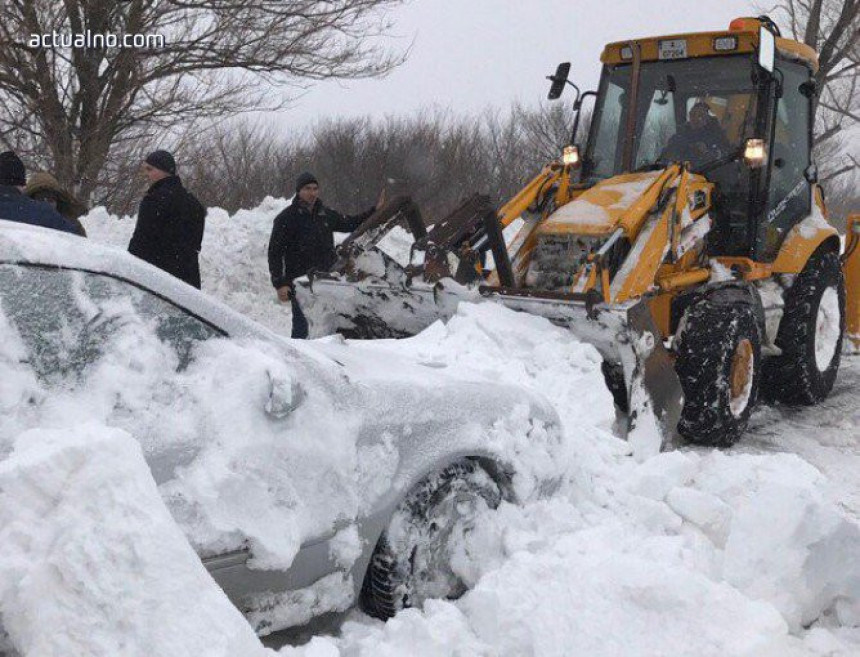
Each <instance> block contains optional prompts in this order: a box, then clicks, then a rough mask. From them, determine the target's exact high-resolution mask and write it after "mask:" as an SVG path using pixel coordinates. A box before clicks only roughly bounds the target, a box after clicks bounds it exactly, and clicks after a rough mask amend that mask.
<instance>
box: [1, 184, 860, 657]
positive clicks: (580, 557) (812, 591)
mask: <svg viewBox="0 0 860 657" xmlns="http://www.w3.org/2000/svg"><path fill="white" fill-rule="evenodd" d="M283 203H284V202H283V201H274V200H269V201H267V202H266V203H264V204H263V205H262V206H261V207H260V208H258V209H256V210H254V211H248V212H240V213H237V214H236V215H234V216H233V217H228V216H227V214H226V213H223V212H219V211H216V212H214V213H210V216H209V218H208V222H207V231H206V237H205V239H204V245H203V254H202V258H201V268H202V279H203V290H204V291H205V292H208V293H210V294H214V295H215V296H218V297H220V298H221V299H222V300H224V301H225V302H226V303H228V304H230V305H233V306H234V307H235V308H237V309H238V310H241V311H243V312H246V313H248V314H250V315H251V316H253V317H254V318H255V319H257V320H258V321H261V322H263V323H264V324H266V325H267V326H269V327H272V328H273V329H275V330H277V331H279V332H281V333H288V331H289V313H288V311H287V310H286V308H285V307H284V306H282V305H279V304H277V303H276V302H275V300H274V294H273V292H274V291H273V290H272V288H271V286H270V284H269V281H268V272H267V267H266V258H265V251H266V245H267V241H268V235H269V231H270V228H271V221H272V219H273V218H274V215H275V214H276V212H277V211H278V210H279V209H280V207H283ZM84 223H85V226H86V227H87V230H88V232H89V233H90V235H91V239H95V240H100V241H105V242H108V243H113V244H116V245H119V246H125V245H126V244H127V242H128V238H129V237H130V235H131V231H132V229H133V220H130V219H124V220H118V219H116V218H112V217H109V216H107V215H106V214H105V213H104V212H101V211H95V212H94V213H92V214H91V215H90V216H89V217H88V218H85V219H84ZM338 342H339V341H338V340H337V339H334V338H330V339H326V340H323V341H322V343H323V344H322V348H323V349H324V350H325V349H327V348H329V347H326V343H338ZM346 352H347V353H352V352H354V354H355V358H356V359H357V360H364V361H370V360H371V359H376V361H377V362H378V363H380V367H384V366H385V359H386V358H387V356H386V354H388V353H390V352H396V353H397V354H398V355H399V356H401V357H404V358H407V359H411V360H413V361H415V362H418V363H422V364H424V365H425V366H430V367H431V368H433V369H434V370H438V371H439V372H444V373H447V374H449V375H451V376H453V377H458V378H462V379H470V380H474V379H476V378H481V377H483V378H485V379H490V380H494V381H505V382H510V383H516V384H519V385H523V386H525V387H526V388H528V389H531V390H534V391H537V392H539V393H540V394H542V395H545V396H546V397H547V398H548V399H549V400H550V401H551V403H552V404H553V405H554V406H555V408H556V410H557V411H558V413H559V415H560V416H561V418H562V421H563V423H564V430H565V434H564V435H565V451H564V452H563V456H562V457H561V458H563V459H564V460H565V461H566V462H569V463H570V464H572V465H575V467H573V468H571V470H570V476H569V477H568V478H567V479H566V480H565V482H564V484H563V486H562V488H561V490H560V491H558V493H557V494H556V495H555V496H554V497H553V498H551V499H549V500H543V501H537V502H531V503H529V504H527V505H525V506H523V507H514V506H511V505H503V506H502V507H501V508H500V509H499V511H498V512H496V513H494V514H491V515H488V516H487V517H486V518H484V519H483V522H482V523H481V524H480V526H479V527H478V528H477V530H476V531H475V532H474V533H473V534H472V535H471V536H470V538H469V541H468V542H469V545H468V546H465V548H467V549H464V550H463V551H462V554H463V558H462V559H461V560H460V562H459V563H458V565H457V567H458V569H459V570H460V572H461V574H462V575H463V576H464V579H467V580H468V581H471V582H474V583H475V587H474V589H473V590H472V591H471V592H470V593H468V594H467V595H466V596H464V597H463V598H462V599H461V600H459V601H456V602H448V601H434V602H431V603H428V604H427V605H426V606H425V609H423V610H407V611H405V612H402V613H401V614H399V615H398V616H397V617H396V618H394V619H393V620H391V621H389V622H388V623H386V624H383V623H380V622H378V621H374V620H371V619H369V618H367V617H366V616H364V615H363V614H361V613H359V612H353V613H352V614H351V616H350V618H349V620H348V621H347V622H346V623H345V624H344V625H343V627H342V628H341V631H340V634H339V636H338V637H337V638H330V637H317V638H315V639H314V640H313V641H312V642H311V643H309V644H307V645H305V646H302V647H300V648H289V647H288V648H283V649H282V652H283V653H284V654H288V655H305V656H314V657H322V656H325V657H335V656H336V655H344V656H353V655H367V656H370V655H374V656H375V655H383V656H386V655H391V656H394V655H404V654H410V655H427V656H429V655H439V656H440V657H441V656H445V655H452V654H458V655H510V656H512V657H513V656H515V655H559V656H561V655H571V654H583V655H586V654H587V655H596V656H601V655H606V656H610V655H612V656H615V655H619V654H625V655H670V656H673V655H715V656H716V655H720V656H723V655H750V656H752V655H755V656H760V655H773V656H774V657H776V656H780V657H781V656H783V655H797V656H800V655H809V656H812V655H821V656H823V655H844V656H846V657H847V656H848V655H856V654H858V652H860V629H858V628H860V530H858V525H857V522H856V518H857V517H858V510H860V495H858V494H856V493H857V492H858V491H860V484H858V480H860V474H858V472H860V469H857V468H853V467H852V466H853V464H857V463H858V461H860V456H858V443H860V435H858V429H857V427H858V426H860V411H858V409H857V408H856V407H855V405H854V401H855V400H856V386H857V385H860V359H858V358H856V357H855V358H846V359H845V361H844V362H843V371H842V373H841V374H840V380H839V382H838V384H837V391H836V393H837V394H836V395H835V396H834V398H833V399H832V400H828V402H827V403H826V404H825V405H824V406H823V407H822V409H804V410H802V411H786V410H785V409H779V408H777V409H773V408H765V409H762V410H760V411H759V412H758V413H757V414H756V415H755V416H754V419H753V429H754V430H753V431H752V433H751V435H750V436H749V437H747V438H745V439H744V440H743V441H742V442H741V444H740V445H739V446H738V447H737V448H735V449H732V450H729V451H725V452H721V451H718V450H708V449H700V448H685V449H682V450H678V451H675V452H670V453H664V454H660V455H658V456H656V457H654V458H652V459H649V460H647V461H646V462H644V463H642V464H637V463H636V462H635V461H634V460H633V459H632V458H631V457H630V448H629V445H628V444H627V443H625V442H624V441H622V440H619V439H618V438H617V437H615V436H614V435H613V433H612V429H613V424H614V422H615V413H614V409H613V407H612V400H611V396H610V395H609V393H608V391H607V390H606V389H605V387H604V385H603V381H602V376H601V374H600V369H599V357H598V355H597V353H596V351H594V350H593V349H592V348H591V347H589V346H587V345H583V344H580V343H578V342H576V341H574V340H572V339H571V338H570V336H569V335H568V334H567V333H565V332H564V331H562V330H561V329H558V328H556V327H553V326H552V325H550V324H549V323H548V322H546V321H545V320H542V319H540V318H535V317H524V316H522V315H517V314H516V313H513V312H511V311H509V310H506V309H504V308H502V307H499V306H493V305H490V304H482V305H464V306H462V307H461V309H460V311H459V313H458V314H457V316H456V317H454V318H453V319H452V320H451V321H450V322H449V323H448V325H442V324H436V325H434V326H432V327H430V328H429V329H428V330H427V331H425V332H424V333H423V334H421V335H419V336H416V337H415V338H411V339H409V340H401V341H385V342H380V343H374V344H367V343H351V344H349V346H348V347H347V349H346ZM846 381H847V382H848V384H847V385H846V384H845V382H846ZM840 386H841V387H840ZM810 434H812V435H810ZM786 451H788V452H797V453H798V454H800V455H802V456H803V458H801V457H800V456H798V455H796V454H792V453H784V452H786ZM841 455H845V459H843V461H845V462H846V463H847V465H844V464H843V465H842V467H840V456H841ZM810 463H813V464H814V465H815V466H817V467H818V468H820V470H819V469H816V468H815V467H813V465H810ZM13 470H15V471H16V469H15V468H14V467H13ZM831 473H835V475H836V476H835V477H831ZM40 604H41V605H43V606H44V607H46V608H47V609H51V608H52V602H51V601H50V599H48V598H46V599H43V600H41V601H40ZM4 613H5V612H4ZM214 613H215V612H213V614H214ZM225 626H227V627H232V626H229V625H226V624H225ZM134 636H135V635H133V634H132V635H131V637H132V639H133V638H134ZM218 636H223V635H218V634H213V641H217V640H218V639H217V637H218ZM31 654H36V653H31ZM151 654H159V653H157V652H151ZM165 654H167V653H165ZM201 654H202V653H201ZM213 654H218V653H216V652H214V651H213ZM242 654H245V653H242Z"/></svg>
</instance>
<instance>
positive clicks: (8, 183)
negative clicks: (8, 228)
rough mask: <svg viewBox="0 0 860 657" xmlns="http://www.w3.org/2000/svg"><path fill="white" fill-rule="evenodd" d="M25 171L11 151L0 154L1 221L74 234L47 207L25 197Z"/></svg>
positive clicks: (58, 215)
mask: <svg viewBox="0 0 860 657" xmlns="http://www.w3.org/2000/svg"><path fill="white" fill-rule="evenodd" d="M26 184H27V171H26V169H25V168H24V163H23V162H21V159H20V158H19V157H18V156H17V155H15V153H13V152H12V151H6V152H5V153H0V219H8V220H9V221H17V222H20V223H22V224H31V225H33V226H43V227H45V228H53V229H54V230H61V231H63V232H66V233H75V232H76V231H75V229H74V227H73V226H72V225H71V224H70V223H69V222H67V221H66V220H65V219H63V217H62V216H61V215H60V214H59V213H58V212H57V211H56V210H54V209H53V208H52V207H51V206H50V205H48V204H47V203H39V202H38V201H34V200H33V199H31V198H29V197H27V196H25V195H24V188H25V186H26Z"/></svg>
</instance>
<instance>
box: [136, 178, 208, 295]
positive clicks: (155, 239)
mask: <svg viewBox="0 0 860 657" xmlns="http://www.w3.org/2000/svg"><path fill="white" fill-rule="evenodd" d="M205 220H206V209H205V208H204V207H203V206H202V205H201V204H200V201H198V200H197V199H196V198H194V195H193V194H191V193H190V192H189V191H188V190H186V189H185V188H184V187H183V186H182V181H181V180H180V179H179V176H169V177H167V178H162V179H161V180H159V181H158V182H156V183H153V185H152V186H151V187H150V188H149V190H148V191H147V192H146V195H145V196H144V197H143V200H142V201H141V202H140V209H139V210H138V213H137V225H136V226H135V228H134V235H132V237H131V242H129V245H128V251H129V253H131V254H132V255H134V256H137V257H138V258H140V259H141V260H146V261H147V262H148V263H150V264H153V265H155V266H156V267H158V268H159V269H163V270H164V271H166V272H167V273H168V274H173V275H174V276H176V278H179V279H181V280H183V281H185V282H186V283H188V284H189V285H193V286H194V287H196V288H198V289H199V288H200V265H199V263H198V261H197V254H198V253H200V245H201V243H202V242H203V229H204V226H205Z"/></svg>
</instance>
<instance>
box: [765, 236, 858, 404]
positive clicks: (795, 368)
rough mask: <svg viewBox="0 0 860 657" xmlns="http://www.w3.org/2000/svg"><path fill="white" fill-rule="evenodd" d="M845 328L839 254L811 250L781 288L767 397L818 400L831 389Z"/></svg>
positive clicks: (793, 401)
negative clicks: (779, 317) (798, 270)
mask: <svg viewBox="0 0 860 657" xmlns="http://www.w3.org/2000/svg"><path fill="white" fill-rule="evenodd" d="M844 332H845V281H844V279H843V277H842V267H841V265H840V262H839V256H838V255H837V254H836V253H834V252H833V251H824V252H817V253H815V254H814V255H813V256H812V257H811V258H810V259H809V262H807V263H806V267H804V269H803V271H802V272H801V273H800V274H798V275H797V277H796V278H795V279H794V282H793V283H792V285H791V287H790V288H789V289H788V290H787V291H786V293H785V307H784V309H783V315H782V321H781V322H780V324H779V331H778V333H777V337H776V342H775V344H776V346H777V347H779V349H780V350H781V352H782V353H781V354H780V355H779V356H774V357H773V358H770V359H768V360H767V361H766V362H765V365H764V377H763V383H762V392H763V395H764V396H765V398H767V399H768V400H772V401H781V402H783V403H786V404H791V405H807V406H809V405H812V404H817V403H818V402H820V401H821V400H823V399H824V398H825V397H827V395H828V394H830V391H831V390H832V389H833V384H834V382H835V381H836V373H837V372H838V370H839V360H840V355H841V353H842V339H843V337H844Z"/></svg>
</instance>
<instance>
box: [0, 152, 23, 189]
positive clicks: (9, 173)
mask: <svg viewBox="0 0 860 657" xmlns="http://www.w3.org/2000/svg"><path fill="white" fill-rule="evenodd" d="M26 184H27V171H26V169H24V163H23V162H22V161H21V158H19V157H18V156H17V155H15V153H13V152H12V151H6V152H5V153H0V185H14V186H15V187H23V186H24V185H26Z"/></svg>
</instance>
